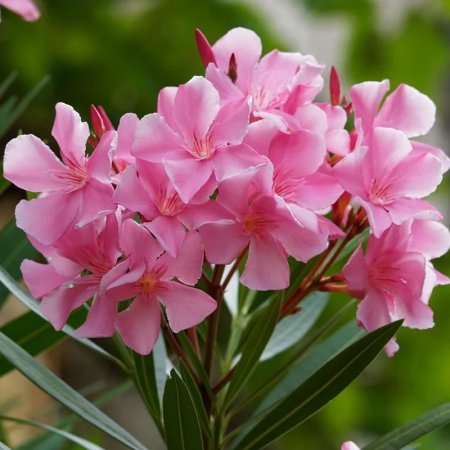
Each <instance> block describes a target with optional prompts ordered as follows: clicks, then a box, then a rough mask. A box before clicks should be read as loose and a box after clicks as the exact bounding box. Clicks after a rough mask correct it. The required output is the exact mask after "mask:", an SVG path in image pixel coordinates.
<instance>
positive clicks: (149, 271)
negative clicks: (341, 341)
mask: <svg viewBox="0 0 450 450" xmlns="http://www.w3.org/2000/svg"><path fill="white" fill-rule="evenodd" d="M197 44H198V47H199V52H200V56H201V58H202V60H203V62H204V64H205V66H206V72H205V75H204V76H196V77H194V78H192V79H191V80H190V81H188V82H187V83H185V84H183V85H181V86H179V87H166V88H164V89H162V90H161V92H160V93H159V97H158V107H157V112H155V113H152V114H148V115H146V116H144V117H142V118H141V119H139V118H138V117H137V116H136V115H135V114H131V113H129V114H126V115H124V116H123V117H122V118H121V120H120V123H119V125H118V127H117V130H116V129H114V127H113V125H112V124H111V122H110V121H109V119H108V117H107V115H106V113H105V112H104V110H103V109H102V108H92V110H91V122H92V131H90V129H89V126H88V124H87V123H85V122H82V120H81V118H80V116H79V115H78V114H77V113H76V112H75V111H74V110H73V109H72V108H71V107H70V106H68V105H65V104H62V103H59V104H57V105H56V118H55V122H54V126H53V130H52V135H53V137H54V138H55V140H56V141H57V143H58V145H59V150H60V155H61V159H59V158H58V157H57V156H56V155H55V153H53V152H52V150H51V149H50V148H49V147H48V146H47V145H46V144H45V143H44V142H42V141H41V140H40V139H39V138H37V137H35V136H33V135H22V136H19V137H17V138H15V139H13V140H12V141H11V142H10V143H9V144H8V145H7V147H6V151H5V159H4V175H5V177H6V178H7V179H8V180H10V181H11V182H12V183H14V184H16V185H17V186H19V187H21V188H23V189H25V190H27V191H32V192H37V193H39V195H38V196H37V198H34V199H32V200H22V201H21V202H20V203H19V204H18V206H17V209H16V218H17V224H18V226H19V227H20V228H22V229H23V230H24V231H25V232H26V233H27V235H28V237H29V239H30V241H31V242H32V244H33V245H34V246H35V247H36V248H37V249H38V250H39V251H40V252H41V253H42V254H43V255H44V257H45V258H46V260H47V264H43V263H38V262H34V261H29V260H27V261H24V263H23V264H22V273H23V276H24V280H25V283H26V284H27V286H28V288H29V290H30V292H31V293H32V295H33V296H35V297H36V298H39V299H42V302H41V308H42V312H43V313H44V315H45V316H46V317H47V318H48V320H49V321H50V322H51V323H52V324H53V326H54V327H55V328H57V329H60V328H61V327H63V325H64V324H65V323H66V321H67V319H68V317H69V315H70V314H71V312H72V311H74V310H75V309H77V308H79V307H81V306H82V305H85V306H86V307H87V309H88V313H87V318H86V320H85V322H84V323H83V325H82V326H81V327H80V328H79V329H78V330H77V332H78V334H79V335H80V336H85V337H105V336H111V335H112V334H113V333H114V332H115V331H117V332H118V333H119V334H120V335H121V337H122V340H123V342H124V343H125V344H126V345H127V346H128V347H130V348H132V349H134V350H135V351H136V352H139V353H141V354H147V353H149V352H150V351H151V350H152V348H153V346H154V344H155V342H156V340H157V338H158V335H159V333H160V329H161V325H162V326H163V327H167V329H168V330H172V331H173V332H175V333H176V332H179V331H181V330H184V329H188V328H190V327H193V326H195V325H197V324H199V323H200V322H201V321H203V320H204V319H205V318H206V317H207V316H208V315H210V314H211V313H212V312H213V311H214V310H215V308H216V300H218V299H217V298H213V296H212V294H211V290H208V286H209V285H211V283H212V282H213V280H211V277H210V273H211V270H210V269H211V266H212V265H215V266H216V267H217V266H219V265H220V266H223V265H231V271H232V272H236V271H237V270H238V268H239V267H242V268H243V270H240V282H241V283H242V284H243V285H245V286H247V287H248V288H250V289H252V290H257V291H265V290H284V289H286V288H288V287H289V286H290V283H291V281H292V280H290V269H289V264H288V258H289V257H292V258H294V259H295V260H297V261H301V262H304V263H306V262H308V261H310V260H311V259H312V258H314V257H317V256H319V255H322V256H319V257H318V258H317V260H318V261H317V264H316V265H315V266H314V268H313V269H312V271H311V272H310V273H309V274H308V275H306V277H305V279H304V280H302V281H301V283H300V286H299V288H298V289H297V290H295V292H294V293H293V294H292V296H291V297H290V298H288V299H287V300H286V301H285V303H284V305H283V308H282V312H281V316H282V317H283V316H285V315H287V314H291V313H293V312H295V311H296V309H298V308H297V304H298V302H299V301H301V300H302V298H304V297H305V296H306V294H307V293H309V292H311V290H314V289H321V290H328V291H333V290H335V291H345V292H349V293H350V294H351V295H353V296H355V297H357V298H358V299H360V300H361V301H360V303H359V306H358V311H357V318H358V321H359V323H360V324H361V325H362V326H363V327H364V328H366V329H367V330H373V329H375V328H377V327H379V326H381V325H383V324H386V323H389V322H392V321H395V320H397V319H404V326H408V327H413V328H427V327H431V326H432V325H433V319H432V311H431V309H430V308H429V306H428V300H429V297H430V294H431V291H432V289H433V287H434V286H435V285H437V284H443V283H447V282H448V281H449V280H448V278H447V277H445V276H444V275H442V274H440V273H438V272H437V271H436V270H435V269H434V268H433V266H432V264H431V262H430V260H431V259H432V258H435V257H437V256H440V255H441V254H443V253H445V252H446V251H447V250H448V247H449V245H450V235H449V232H448V230H447V228H446V227H445V226H444V225H442V224H441V223H440V222H439V220H440V219H441V218H442V217H441V214H440V213H439V212H438V211H437V210H436V209H435V208H434V207H433V206H432V205H431V204H430V203H428V202H427V201H425V200H423V197H425V196H428V195H429V194H431V193H432V192H433V191H434V190H435V189H436V187H437V185H438V184H439V183H440V181H441V180H442V176H443V174H444V172H445V171H446V170H447V169H448V168H449V166H450V162H449V159H448V158H447V156H445V154H444V153H443V152H442V150H440V149H437V148H434V147H431V146H428V145H426V144H423V143H421V142H418V141H414V140H412V139H411V138H413V137H416V136H421V135H424V134H426V133H427V132H428V131H429V129H430V128H431V127H432V125H433V122H434V115H435V106H434V104H433V103H432V101H431V100H430V99H429V98H428V97H426V96H425V95H423V94H421V93H419V92H418V91H417V90H415V89H414V88H412V87H409V86H407V85H400V86H399V87H398V88H397V89H396V90H394V91H393V92H392V93H391V94H390V95H389V96H387V97H386V98H385V99H384V97H385V96H386V94H387V92H388V90H389V83H388V81H382V82H365V83H361V84H358V85H355V86H353V87H352V88H351V89H350V94H349V100H346V99H345V98H343V97H342V94H341V86H340V82H339V78H338V76H337V73H336V71H335V70H332V76H331V77H330V79H331V82H330V102H324V101H317V100H316V97H317V96H318V94H319V93H320V92H321V91H322V90H323V85H324V82H323V77H322V72H323V70H324V67H323V66H322V65H321V64H319V63H318V62H317V61H316V59H315V58H314V57H313V56H311V55H303V54H300V53H287V52H281V51H278V50H274V51H272V52H270V53H268V54H266V55H264V56H262V57H261V51H262V49H261V41H260V39H259V37H258V36H257V35H256V34H255V33H253V32H252V31H249V30H246V29H243V28H236V29H233V30H231V31H230V32H228V33H227V34H226V35H225V36H223V37H222V38H221V39H219V40H218V41H217V42H216V43H215V44H214V45H210V44H209V43H208V41H207V39H206V38H205V37H204V36H203V35H202V34H201V33H200V32H197ZM365 229H369V230H370V237H369V238H368V242H367V246H365V248H364V250H363V246H362V244H361V245H360V246H359V247H358V248H357V249H356V251H355V252H354V254H353V255H352V256H351V257H350V259H349V260H348V262H347V264H346V265H345V266H344V268H343V270H342V272H339V273H331V274H330V273H329V269H330V267H332V265H331V263H332V261H333V260H335V259H336V257H337V255H338V253H339V252H340V251H341V250H342V249H344V248H345V246H346V245H347V244H348V242H349V241H350V240H351V239H353V238H355V237H356V236H358V235H359V234H361V233H362V232H363V231H364V230H365ZM228 278H229V277H228ZM228 278H227V281H228ZM226 284H227V283H223V284H222V291H223V290H224V288H225V287H226ZM161 306H162V307H161ZM396 348H397V347H396V343H395V342H394V341H392V342H391V343H390V344H389V345H388V347H387V352H388V354H393V353H394V352H395V350H396Z"/></svg>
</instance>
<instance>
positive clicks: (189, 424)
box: [163, 370, 203, 450]
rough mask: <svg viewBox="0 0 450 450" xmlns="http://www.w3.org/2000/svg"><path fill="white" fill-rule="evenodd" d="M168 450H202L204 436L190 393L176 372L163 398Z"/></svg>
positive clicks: (168, 381) (172, 374) (172, 372)
mask: <svg viewBox="0 0 450 450" xmlns="http://www.w3.org/2000/svg"><path fill="white" fill-rule="evenodd" d="M163 414H164V425H165V428H166V430H170V432H168V433H167V435H166V444H167V450H202V449H203V443H202V435H201V432H200V425H199V422H198V418H197V414H196V411H195V407H194V403H193V401H192V398H191V396H190V393H189V391H188V389H187V387H186V385H185V384H184V383H183V381H182V380H181V378H180V377H179V376H178V375H177V373H176V372H175V370H172V371H171V373H170V378H169V379H168V380H167V382H166V388H165V390H164V397H163Z"/></svg>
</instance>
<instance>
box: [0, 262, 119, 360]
mask: <svg viewBox="0 0 450 450" xmlns="http://www.w3.org/2000/svg"><path fill="white" fill-rule="evenodd" d="M0 283H1V284H3V286H5V287H6V288H7V289H8V291H9V292H11V293H12V294H13V295H14V296H15V297H17V299H18V300H20V301H21V302H22V303H23V304H24V305H25V306H27V307H28V308H29V309H31V311H33V312H34V313H35V314H37V315H38V316H40V317H43V316H42V313H41V311H40V309H39V303H38V302H37V301H36V300H35V299H34V298H32V297H31V296H30V295H28V294H27V293H26V292H25V291H24V290H23V289H22V287H21V286H20V285H19V284H18V283H17V282H16V281H15V280H14V279H13V278H12V277H11V275H10V274H9V273H8V272H7V271H6V270H5V269H4V268H3V267H2V266H1V265H0ZM81 313H82V312H81V311H80V313H77V312H75V313H74V315H72V316H71V318H70V319H69V323H72V322H71V321H75V322H76V318H77V314H81ZM74 319H75V320H74ZM62 331H63V332H64V333H65V334H67V335H68V336H70V337H71V338H73V339H75V340H76V341H77V342H79V343H80V344H81V345H84V346H85V347H88V348H89V349H91V350H93V351H95V352H96V353H98V354H99V355H101V356H103V357H104V358H107V359H109V360H110V361H111V362H113V363H114V364H116V365H118V366H120V367H123V364H122V362H121V361H120V360H119V359H117V358H116V357H115V356H113V355H111V354H110V353H108V352H107V351H105V350H103V349H102V348H101V347H99V346H98V345H97V344H94V342H92V341H90V340H89V339H85V338H79V337H77V336H76V335H75V330H74V329H73V328H72V327H71V326H69V325H65V326H64V327H63V329H62Z"/></svg>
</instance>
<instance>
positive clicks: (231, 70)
mask: <svg viewBox="0 0 450 450" xmlns="http://www.w3.org/2000/svg"><path fill="white" fill-rule="evenodd" d="M228 76H229V77H230V79H231V81H232V82H233V83H236V80H237V77H238V73H237V63H236V55H235V54H234V53H232V54H231V56H230V62H229V64H228Z"/></svg>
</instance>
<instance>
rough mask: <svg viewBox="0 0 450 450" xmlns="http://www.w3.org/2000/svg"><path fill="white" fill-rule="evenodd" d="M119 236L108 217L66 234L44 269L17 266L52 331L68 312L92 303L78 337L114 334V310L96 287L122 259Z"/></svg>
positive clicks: (26, 264) (37, 265) (31, 264)
mask: <svg viewBox="0 0 450 450" xmlns="http://www.w3.org/2000/svg"><path fill="white" fill-rule="evenodd" d="M118 236H119V233H118V223H117V219H116V216H115V215H114V214H111V215H109V216H108V217H107V218H103V219H100V220H99V221H98V222H91V223H89V224H87V225H86V226H84V227H82V228H76V229H72V230H70V231H68V232H67V233H66V234H65V235H64V237H63V238H62V239H61V240H60V241H59V242H58V245H57V247H56V248H54V249H53V252H52V255H51V258H50V259H49V260H50V262H49V264H40V263H37V262H34V261H30V260H25V261H24V262H23V263H22V265H21V270H22V274H23V277H24V280H25V284H26V285H27V287H28V289H29V290H30V292H31V294H32V295H33V296H34V297H36V298H42V302H41V310H42V312H43V314H44V315H45V317H46V318H47V319H48V320H49V321H50V323H51V324H52V325H53V326H54V327H55V328H56V329H57V330H60V329H61V328H62V327H63V326H64V324H65V323H66V322H67V319H68V317H69V315H70V313H71V312H72V311H73V310H75V309H76V308H78V307H80V306H81V305H82V304H83V303H85V302H86V301H88V300H89V299H90V298H92V297H94V301H93V304H92V306H91V308H90V312H89V315H88V318H87V322H85V324H84V325H83V326H82V327H81V328H80V329H79V332H80V333H81V334H83V335H86V336H90V337H99V336H111V335H112V334H113V332H114V319H115V315H116V308H117V305H116V303H113V302H111V301H108V299H106V298H105V297H104V292H102V290H101V282H102V279H103V277H104V276H105V275H106V274H107V273H108V272H109V271H110V270H111V269H112V268H113V267H115V265H116V261H117V259H118V258H119V256H120V255H121V252H120V249H119V247H118ZM87 331H89V332H87Z"/></svg>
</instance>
